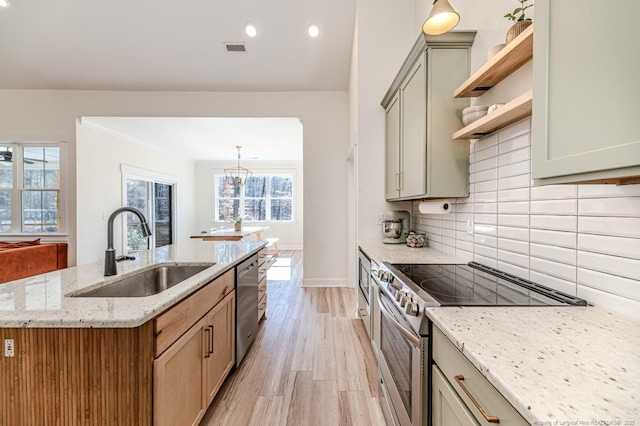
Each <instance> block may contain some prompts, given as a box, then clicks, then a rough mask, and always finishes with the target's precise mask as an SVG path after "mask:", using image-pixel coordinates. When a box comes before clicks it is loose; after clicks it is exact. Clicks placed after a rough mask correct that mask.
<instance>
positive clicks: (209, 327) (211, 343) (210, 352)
mask: <svg viewBox="0 0 640 426" xmlns="http://www.w3.org/2000/svg"><path fill="white" fill-rule="evenodd" d="M207 328H208V329H210V330H211V333H210V335H211V338H210V339H209V354H212V353H213V336H214V334H213V326H212V325H210V326H208V327H207Z"/></svg>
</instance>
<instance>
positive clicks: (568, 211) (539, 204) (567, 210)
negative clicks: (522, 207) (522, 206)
mask: <svg viewBox="0 0 640 426" xmlns="http://www.w3.org/2000/svg"><path fill="white" fill-rule="evenodd" d="M577 212H578V202H577V200H572V199H569V200H543V201H531V214H546V215H550V214H551V215H573V216H575V215H576V214H577Z"/></svg>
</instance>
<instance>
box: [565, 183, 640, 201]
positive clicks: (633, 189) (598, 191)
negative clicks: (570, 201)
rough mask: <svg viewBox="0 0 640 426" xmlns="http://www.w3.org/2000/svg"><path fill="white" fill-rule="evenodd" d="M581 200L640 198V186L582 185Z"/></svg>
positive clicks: (579, 189) (580, 188)
mask: <svg viewBox="0 0 640 426" xmlns="http://www.w3.org/2000/svg"><path fill="white" fill-rule="evenodd" d="M578 197H580V198H617V197H640V185H580V187H579V188H578Z"/></svg>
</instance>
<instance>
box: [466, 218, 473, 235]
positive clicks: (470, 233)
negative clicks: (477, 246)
mask: <svg viewBox="0 0 640 426" xmlns="http://www.w3.org/2000/svg"><path fill="white" fill-rule="evenodd" d="M467 234H469V235H473V223H472V222H471V219H467Z"/></svg>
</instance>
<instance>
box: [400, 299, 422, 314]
mask: <svg viewBox="0 0 640 426" xmlns="http://www.w3.org/2000/svg"><path fill="white" fill-rule="evenodd" d="M404 312H405V313H406V314H407V315H411V316H414V317H417V316H418V315H420V306H419V305H418V304H417V303H414V302H411V303H407V306H406V307H405V308H404Z"/></svg>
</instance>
